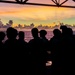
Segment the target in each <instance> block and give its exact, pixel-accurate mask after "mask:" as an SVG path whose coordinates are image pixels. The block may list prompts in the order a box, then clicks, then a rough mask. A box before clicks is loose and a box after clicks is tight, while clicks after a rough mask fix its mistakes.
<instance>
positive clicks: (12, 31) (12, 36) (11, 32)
mask: <svg viewBox="0 0 75 75" xmlns="http://www.w3.org/2000/svg"><path fill="white" fill-rule="evenodd" d="M6 33H7V37H8V39H16V36H17V34H18V32H17V30H16V29H14V28H12V27H9V28H8V29H7V31H6Z"/></svg>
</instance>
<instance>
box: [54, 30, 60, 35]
mask: <svg viewBox="0 0 75 75" xmlns="http://www.w3.org/2000/svg"><path fill="white" fill-rule="evenodd" d="M53 34H54V36H61V31H60V30H59V29H54V30H53Z"/></svg>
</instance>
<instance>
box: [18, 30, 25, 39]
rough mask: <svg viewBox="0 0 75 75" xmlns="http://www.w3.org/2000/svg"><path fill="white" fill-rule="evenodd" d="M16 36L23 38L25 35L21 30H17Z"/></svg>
mask: <svg viewBox="0 0 75 75" xmlns="http://www.w3.org/2000/svg"><path fill="white" fill-rule="evenodd" d="M18 36H19V39H21V40H24V37H25V35H24V32H23V31H19V34H18Z"/></svg>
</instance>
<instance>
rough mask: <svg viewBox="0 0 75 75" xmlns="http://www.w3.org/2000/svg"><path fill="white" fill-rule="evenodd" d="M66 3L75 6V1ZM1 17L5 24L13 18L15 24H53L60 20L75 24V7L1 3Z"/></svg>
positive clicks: (40, 0)
mask: <svg viewBox="0 0 75 75" xmlns="http://www.w3.org/2000/svg"><path fill="white" fill-rule="evenodd" d="M13 1H15V0H13ZM61 1H62V2H63V1H64V0H61ZM28 2H32V3H44V4H54V3H53V2H52V1H51V0H29V1H28ZM64 5H70V6H75V2H73V1H72V0H69V1H68V2H66V3H65V4H64ZM0 19H1V21H2V22H3V23H4V24H6V23H7V22H8V21H9V20H13V22H14V24H13V25H17V24H26V25H29V24H31V23H34V24H35V25H39V24H42V25H53V23H54V24H55V23H56V24H57V23H58V22H63V23H65V24H71V25H73V24H75V8H62V7H59V8H58V7H50V6H33V5H20V4H7V3H0Z"/></svg>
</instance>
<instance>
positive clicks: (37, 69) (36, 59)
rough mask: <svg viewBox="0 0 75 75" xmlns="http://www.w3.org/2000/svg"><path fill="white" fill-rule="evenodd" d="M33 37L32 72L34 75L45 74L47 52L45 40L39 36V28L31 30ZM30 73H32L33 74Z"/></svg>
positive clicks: (30, 45)
mask: <svg viewBox="0 0 75 75" xmlns="http://www.w3.org/2000/svg"><path fill="white" fill-rule="evenodd" d="M31 33H32V36H33V39H31V40H30V41H29V48H30V57H31V65H30V66H31V69H30V70H31V73H32V74H33V75H44V74H45V60H46V59H45V57H46V55H45V53H46V51H45V50H44V48H43V47H44V46H43V41H42V39H40V38H39V37H38V29H37V28H33V29H32V30H31ZM31 73H30V74H31Z"/></svg>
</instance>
